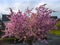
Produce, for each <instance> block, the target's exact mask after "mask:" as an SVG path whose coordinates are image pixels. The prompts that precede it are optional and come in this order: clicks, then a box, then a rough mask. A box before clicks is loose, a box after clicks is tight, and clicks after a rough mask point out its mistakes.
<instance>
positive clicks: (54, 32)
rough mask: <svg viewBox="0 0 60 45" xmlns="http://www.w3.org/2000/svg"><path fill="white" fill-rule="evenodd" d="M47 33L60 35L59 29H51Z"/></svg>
mask: <svg viewBox="0 0 60 45" xmlns="http://www.w3.org/2000/svg"><path fill="white" fill-rule="evenodd" d="M49 33H51V34H54V35H57V36H60V30H52V31H50V32H49Z"/></svg>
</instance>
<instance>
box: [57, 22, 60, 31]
mask: <svg viewBox="0 0 60 45" xmlns="http://www.w3.org/2000/svg"><path fill="white" fill-rule="evenodd" d="M56 26H57V28H58V30H60V21H58V22H57V24H56Z"/></svg>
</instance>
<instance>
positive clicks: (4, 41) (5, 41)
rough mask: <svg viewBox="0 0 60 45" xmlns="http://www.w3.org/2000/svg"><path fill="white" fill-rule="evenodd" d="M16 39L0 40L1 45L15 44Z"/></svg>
mask: <svg viewBox="0 0 60 45" xmlns="http://www.w3.org/2000/svg"><path fill="white" fill-rule="evenodd" d="M15 40H16V39H15V38H3V39H0V42H1V43H14V41H15Z"/></svg>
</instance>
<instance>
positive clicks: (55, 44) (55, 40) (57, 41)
mask: <svg viewBox="0 0 60 45" xmlns="http://www.w3.org/2000/svg"><path fill="white" fill-rule="evenodd" d="M0 45H2V44H0ZM4 45H27V44H21V43H20V44H4ZM33 45H47V44H45V43H41V42H40V41H37V42H36V43H35V44H33ZM48 45H60V37H58V36H55V35H51V34H49V35H48Z"/></svg>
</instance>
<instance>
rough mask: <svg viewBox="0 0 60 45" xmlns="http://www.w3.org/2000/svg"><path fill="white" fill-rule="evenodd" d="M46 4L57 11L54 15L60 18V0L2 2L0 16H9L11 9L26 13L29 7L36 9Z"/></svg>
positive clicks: (14, 0) (6, 0)
mask: <svg viewBox="0 0 60 45" xmlns="http://www.w3.org/2000/svg"><path fill="white" fill-rule="evenodd" d="M44 3H46V4H47V7H49V8H50V9H54V10H56V11H57V12H55V13H54V14H52V15H55V16H58V17H59V18H60V0H0V14H9V8H12V9H13V10H14V11H15V12H17V10H18V9H20V10H21V11H24V10H25V9H26V8H27V7H29V8H35V7H37V6H39V5H40V4H44ZM0 17H1V15H0Z"/></svg>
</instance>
